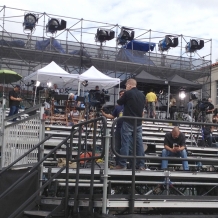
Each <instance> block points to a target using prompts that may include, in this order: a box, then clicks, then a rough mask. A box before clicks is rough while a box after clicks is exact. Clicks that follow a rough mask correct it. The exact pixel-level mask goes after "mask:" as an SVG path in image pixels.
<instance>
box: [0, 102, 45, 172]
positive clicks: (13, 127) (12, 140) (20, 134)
mask: <svg viewBox="0 0 218 218" xmlns="http://www.w3.org/2000/svg"><path fill="white" fill-rule="evenodd" d="M5 110H6V109H5V107H4V104H3V105H2V109H1V112H2V117H1V118H2V122H1V156H2V157H1V168H3V167H6V166H8V165H10V164H11V163H12V162H13V161H14V160H16V159H17V158H19V157H20V156H22V155H23V154H24V153H25V152H26V151H28V150H30V149H31V148H32V147H33V146H34V145H36V144H37V143H39V142H40V141H41V140H42V138H44V121H42V119H41V118H42V114H43V113H44V108H43V107H41V105H36V106H34V107H33V108H30V109H28V110H26V111H24V112H21V113H18V114H15V115H13V116H10V117H5ZM34 111H36V112H35V114H34V115H32V116H29V117H27V118H25V119H21V120H19V121H16V122H9V121H10V120H12V119H14V118H18V117H21V116H22V115H24V114H28V113H31V112H34ZM37 111H38V112H37ZM37 155H38V152H37V151H34V152H32V153H31V154H29V155H28V156H26V157H25V158H24V159H22V160H20V162H18V163H17V164H31V163H36V162H37Z"/></svg>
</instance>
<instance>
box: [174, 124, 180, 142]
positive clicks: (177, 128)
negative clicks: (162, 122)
mask: <svg viewBox="0 0 218 218" xmlns="http://www.w3.org/2000/svg"><path fill="white" fill-rule="evenodd" d="M179 134H180V130H179V127H178V126H175V127H174V128H173V130H172V137H173V138H174V139H176V138H178V137H179Z"/></svg>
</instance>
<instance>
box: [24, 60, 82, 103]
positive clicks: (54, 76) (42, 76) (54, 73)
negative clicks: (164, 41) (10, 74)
mask: <svg viewBox="0 0 218 218" xmlns="http://www.w3.org/2000/svg"><path fill="white" fill-rule="evenodd" d="M78 76H79V75H78V74H70V73H68V72H66V71H65V70H63V69H62V68H61V67H60V66H58V65H57V64H56V63H55V62H54V61H52V62H51V63H50V64H48V65H46V66H45V67H43V68H41V69H39V70H37V71H36V72H34V73H31V74H30V75H28V76H26V77H25V78H24V81H26V82H29V81H31V80H35V81H39V82H40V83H41V82H43V83H45V84H46V83H48V82H51V83H52V84H58V85H60V84H61V85H66V84H69V83H73V81H75V80H76V81H77V82H78ZM35 97H36V89H35ZM35 97H34V104H35Z"/></svg>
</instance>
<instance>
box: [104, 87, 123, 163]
mask: <svg viewBox="0 0 218 218" xmlns="http://www.w3.org/2000/svg"><path fill="white" fill-rule="evenodd" d="M125 91H126V90H124V89H123V90H120V92H119V96H120V98H121V97H122V96H123V94H124V92H125ZM123 109H124V106H123V105H116V106H115V109H114V111H113V113H112V114H106V113H105V112H104V111H101V112H102V115H103V116H105V117H106V118H108V119H114V118H116V117H122V115H123ZM122 123H123V120H118V121H117V126H116V130H115V133H114V134H115V150H116V152H117V153H118V154H120V148H121V127H122ZM115 161H116V166H117V165H119V157H115Z"/></svg>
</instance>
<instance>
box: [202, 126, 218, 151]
mask: <svg viewBox="0 0 218 218" xmlns="http://www.w3.org/2000/svg"><path fill="white" fill-rule="evenodd" d="M214 129H215V128H214V126H205V127H204V128H203V134H204V140H206V141H207V144H208V146H210V147H212V146H213V143H216V142H218V136H213V131H214ZM215 147H216V145H215Z"/></svg>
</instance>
